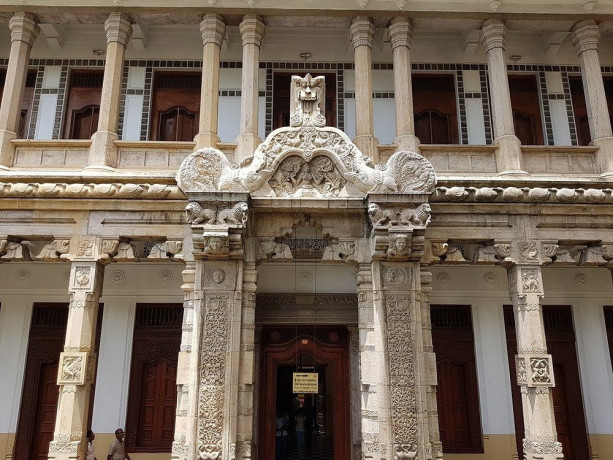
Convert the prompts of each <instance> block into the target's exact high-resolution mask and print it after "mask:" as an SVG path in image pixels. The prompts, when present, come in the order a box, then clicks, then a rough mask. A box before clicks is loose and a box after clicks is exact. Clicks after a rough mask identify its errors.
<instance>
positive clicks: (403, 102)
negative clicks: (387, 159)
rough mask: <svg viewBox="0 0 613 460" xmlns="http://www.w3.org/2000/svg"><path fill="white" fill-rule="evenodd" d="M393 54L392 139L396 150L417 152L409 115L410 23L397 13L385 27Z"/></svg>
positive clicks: (417, 142) (411, 94)
mask: <svg viewBox="0 0 613 460" xmlns="http://www.w3.org/2000/svg"><path fill="white" fill-rule="evenodd" d="M389 32H390V40H391V44H392V53H393V57H394V103H395V105H396V139H394V143H395V144H396V145H397V146H398V150H410V151H412V152H418V151H419V139H417V137H415V120H414V118H413V89H412V86H411V42H412V40H413V23H412V22H411V20H410V19H409V18H406V17H402V16H398V17H395V18H394V19H392V21H391V22H390V26H389Z"/></svg>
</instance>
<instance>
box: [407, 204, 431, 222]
mask: <svg viewBox="0 0 613 460" xmlns="http://www.w3.org/2000/svg"><path fill="white" fill-rule="evenodd" d="M431 212H432V208H430V205H429V204H428V203H422V204H420V205H419V206H417V207H416V208H406V209H403V210H402V211H401V212H400V223H401V224H403V225H409V224H413V225H417V226H424V227H425V226H426V225H428V224H429V223H430V220H431V219H432V216H431V215H430V213H431Z"/></svg>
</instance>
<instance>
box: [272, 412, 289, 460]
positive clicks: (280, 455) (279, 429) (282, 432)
mask: <svg viewBox="0 0 613 460" xmlns="http://www.w3.org/2000/svg"><path fill="white" fill-rule="evenodd" d="M275 428H276V433H275V435H276V436H275V437H276V445H275V459H276V460H284V458H285V449H286V447H287V435H288V431H287V430H288V428H289V416H288V415H287V414H286V413H285V412H281V413H280V414H279V415H277V418H276V419H275Z"/></svg>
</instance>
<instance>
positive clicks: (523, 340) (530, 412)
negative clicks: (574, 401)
mask: <svg viewBox="0 0 613 460" xmlns="http://www.w3.org/2000/svg"><path fill="white" fill-rule="evenodd" d="M495 248H496V249H497V251H498V254H499V256H503V257H504V261H503V263H505V264H507V274H508V278H509V294H510V297H511V300H512V301H513V312H514V317H515V331H516V334H517V356H516V357H515V362H516V369H517V375H516V376H515V378H516V380H517V384H518V385H519V386H520V387H521V401H522V409H523V414H524V428H525V433H524V440H523V448H524V457H523V458H525V460H562V459H563V458H564V456H563V455H562V444H560V443H559V442H558V441H557V434H556V422H555V416H554V412H553V394H552V388H553V387H554V386H555V382H554V375H553V363H552V360H551V355H550V354H548V353H547V344H546V341H545V327H544V324H543V312H542V308H541V299H542V298H543V296H544V291H543V279H542V275H541V264H542V263H547V262H551V259H550V258H549V257H550V256H551V255H553V254H555V249H556V248H557V246H556V245H554V244H543V243H540V242H537V241H519V242H513V243H511V244H496V245H495Z"/></svg>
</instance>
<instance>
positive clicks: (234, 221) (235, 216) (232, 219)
mask: <svg viewBox="0 0 613 460" xmlns="http://www.w3.org/2000/svg"><path fill="white" fill-rule="evenodd" d="M248 210H249V206H248V205H247V203H245V202H244V201H241V202H239V203H236V204H235V205H234V206H233V207H231V208H226V209H220V210H219V214H218V215H217V222H218V223H220V224H230V225H242V224H244V223H245V222H246V221H247V211H248Z"/></svg>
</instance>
